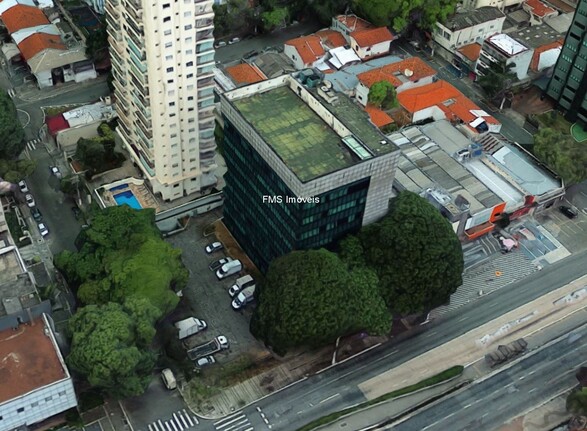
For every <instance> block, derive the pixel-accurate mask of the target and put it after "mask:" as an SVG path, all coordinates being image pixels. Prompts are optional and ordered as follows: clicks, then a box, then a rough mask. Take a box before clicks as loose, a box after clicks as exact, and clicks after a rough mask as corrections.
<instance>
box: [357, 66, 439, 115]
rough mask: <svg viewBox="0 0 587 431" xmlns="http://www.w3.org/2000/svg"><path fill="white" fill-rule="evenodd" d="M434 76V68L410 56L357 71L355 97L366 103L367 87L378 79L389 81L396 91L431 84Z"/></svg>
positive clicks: (378, 80)
mask: <svg viewBox="0 0 587 431" xmlns="http://www.w3.org/2000/svg"><path fill="white" fill-rule="evenodd" d="M435 76H436V70H434V69H433V68H432V67H430V66H428V64H426V63H425V62H424V61H422V60H421V59H420V58H418V57H410V58H407V59H405V60H402V61H398V62H396V63H391V64H388V65H387V66H383V67H379V68H377V69H372V70H369V71H367V72H363V73H359V74H358V75H357V79H358V80H359V83H358V84H357V87H356V93H355V94H356V97H357V100H358V101H359V103H361V104H362V105H363V106H365V105H366V104H367V99H368V97H369V89H370V88H371V86H372V85H373V84H375V83H376V82H380V81H387V82H389V83H391V84H392V85H393V86H394V87H395V89H396V91H397V93H401V92H402V91H404V90H407V89H409V88H413V87H418V86H421V85H427V84H431V83H432V81H433V79H434V77H435Z"/></svg>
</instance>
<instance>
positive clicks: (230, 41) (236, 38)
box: [228, 37, 241, 45]
mask: <svg viewBox="0 0 587 431" xmlns="http://www.w3.org/2000/svg"><path fill="white" fill-rule="evenodd" d="M240 41H241V40H240V38H238V37H233V38H232V39H230V40H229V41H228V44H229V45H232V44H233V43H238V42H240Z"/></svg>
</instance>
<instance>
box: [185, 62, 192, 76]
mask: <svg viewBox="0 0 587 431" xmlns="http://www.w3.org/2000/svg"><path fill="white" fill-rule="evenodd" d="M190 63H191V61H190ZM185 77H186V78H187V79H190V78H193V77H194V74H193V73H188V74H187V75H186V76H185Z"/></svg>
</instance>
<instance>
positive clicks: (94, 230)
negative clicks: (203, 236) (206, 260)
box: [55, 205, 188, 318]
mask: <svg viewBox="0 0 587 431" xmlns="http://www.w3.org/2000/svg"><path fill="white" fill-rule="evenodd" d="M80 241H81V243H82V244H83V245H82V246H81V249H80V251H79V252H78V253H72V252H70V251H64V252H62V253H60V254H59V255H57V256H56V257H55V264H56V266H57V267H58V268H59V269H60V270H61V271H63V273H64V274H65V276H66V278H67V280H68V281H69V283H70V284H72V285H73V287H74V288H77V294H78V298H79V299H80V301H82V303H84V304H87V305H89V304H106V303H108V302H118V303H122V302H123V301H124V299H125V298H127V297H132V296H137V297H140V298H145V299H147V300H148V301H149V303H151V304H152V305H153V306H154V307H155V308H156V309H157V310H158V311H159V314H158V316H157V318H159V317H161V316H163V315H165V314H167V313H169V312H170V311H172V310H173V309H174V308H175V306H176V305H177V303H178V297H177V295H176V294H175V293H174V291H173V289H174V288H175V289H181V288H182V287H183V286H184V285H185V283H186V282H187V278H188V273H187V270H186V269H185V268H184V267H183V264H182V262H181V252H180V251H179V250H177V249H174V248H173V247H171V246H170V245H169V244H168V243H167V242H165V241H163V240H162V239H161V238H160V234H159V232H158V231H157V228H156V227H155V224H154V213H153V211H152V210H140V211H137V210H134V209H132V208H130V207H129V206H127V205H122V206H116V207H109V208H106V209H105V210H103V211H101V212H99V213H97V214H96V216H95V217H94V219H93V220H92V225H91V226H90V227H89V228H87V229H85V230H83V231H82V233H81V238H80Z"/></svg>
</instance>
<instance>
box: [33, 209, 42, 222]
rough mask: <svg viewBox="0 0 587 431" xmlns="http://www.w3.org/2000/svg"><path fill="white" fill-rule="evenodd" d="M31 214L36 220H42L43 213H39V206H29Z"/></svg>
mask: <svg viewBox="0 0 587 431" xmlns="http://www.w3.org/2000/svg"><path fill="white" fill-rule="evenodd" d="M31 215H32V216H33V218H34V219H35V221H36V222H38V223H40V222H42V221H43V214H41V210H40V209H39V208H37V207H33V208H31Z"/></svg>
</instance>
